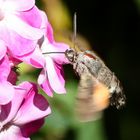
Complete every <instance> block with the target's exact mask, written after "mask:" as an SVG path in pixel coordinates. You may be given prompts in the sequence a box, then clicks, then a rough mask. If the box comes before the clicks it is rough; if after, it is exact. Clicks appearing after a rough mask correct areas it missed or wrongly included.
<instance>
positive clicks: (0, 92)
mask: <svg viewBox="0 0 140 140" xmlns="http://www.w3.org/2000/svg"><path fill="white" fill-rule="evenodd" d="M14 93H15V90H14V88H13V86H12V85H11V84H10V83H8V82H7V81H5V82H0V105H5V104H7V103H9V102H10V101H11V100H12V99H13V96H14Z"/></svg>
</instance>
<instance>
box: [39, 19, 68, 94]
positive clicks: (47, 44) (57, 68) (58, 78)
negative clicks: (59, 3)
mask: <svg viewBox="0 0 140 140" xmlns="http://www.w3.org/2000/svg"><path fill="white" fill-rule="evenodd" d="M46 25H47V30H46V33H45V38H44V42H43V44H42V46H41V50H42V53H46V52H65V51H66V50H67V49H68V48H69V46H68V45H66V44H64V43H56V42H55V40H54V38H53V29H52V27H51V25H50V23H49V22H48V20H47V19H46ZM44 56H45V59H46V66H45V67H44V69H43V70H42V71H41V73H40V75H39V78H38V83H39V85H40V87H41V88H42V89H43V90H44V91H45V92H46V93H47V94H48V95H49V96H53V91H55V92H56V93H60V94H61V93H65V92H66V90H65V80H64V77H63V76H64V75H63V68H62V65H63V64H66V63H69V62H68V60H67V59H66V57H65V54H64V53H61V54H59V53H55V54H51V53H50V54H45V55H44Z"/></svg>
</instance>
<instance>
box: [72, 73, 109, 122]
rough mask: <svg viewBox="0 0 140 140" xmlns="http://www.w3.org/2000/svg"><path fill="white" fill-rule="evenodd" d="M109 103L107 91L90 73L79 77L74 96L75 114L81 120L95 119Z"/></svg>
mask: <svg viewBox="0 0 140 140" xmlns="http://www.w3.org/2000/svg"><path fill="white" fill-rule="evenodd" d="M108 105H109V91H108V89H107V88H106V87H105V86H104V85H102V84H101V83H99V82H98V81H97V80H96V79H95V78H94V77H93V76H92V75H91V74H87V73H84V74H82V75H81V77H80V82H79V86H78V94H77V98H76V108H75V111H76V116H77V119H78V120H80V121H82V122H87V121H93V120H97V119H99V118H100V117H101V114H102V110H103V109H105V108H106V107H108Z"/></svg>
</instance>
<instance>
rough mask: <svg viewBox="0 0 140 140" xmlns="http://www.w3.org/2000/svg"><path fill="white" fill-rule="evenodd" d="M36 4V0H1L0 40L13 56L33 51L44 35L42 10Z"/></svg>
mask: <svg viewBox="0 0 140 140" xmlns="http://www.w3.org/2000/svg"><path fill="white" fill-rule="evenodd" d="M34 4H35V1H34V0H30V1H28V0H20V1H19V0H0V40H3V41H4V42H5V45H6V46H7V47H8V51H9V52H10V53H11V54H12V56H15V57H19V56H23V55H26V54H28V53H31V52H32V51H33V50H34V49H35V47H36V44H37V41H38V39H40V38H41V37H42V36H43V31H42V30H41V29H40V27H41V25H42V19H41V16H40V10H39V9H38V8H37V7H36V6H35V5H34Z"/></svg>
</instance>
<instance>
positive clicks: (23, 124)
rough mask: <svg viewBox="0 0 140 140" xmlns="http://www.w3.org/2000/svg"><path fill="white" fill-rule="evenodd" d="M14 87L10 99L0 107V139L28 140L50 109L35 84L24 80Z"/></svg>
mask: <svg viewBox="0 0 140 140" xmlns="http://www.w3.org/2000/svg"><path fill="white" fill-rule="evenodd" d="M14 88H15V91H16V92H15V94H14V97H13V99H12V101H11V102H9V103H7V104H5V105H1V108H0V139H2V140H11V138H12V139H14V140H19V139H28V140H29V136H30V134H31V133H33V132H36V131H37V130H38V129H39V128H40V127H41V126H42V124H43V119H44V117H46V116H47V115H49V114H50V113H51V110H50V107H49V105H48V102H47V101H46V100H45V98H44V97H43V96H42V95H41V94H38V93H37V87H36V85H35V84H31V83H28V82H24V83H22V84H20V85H19V86H15V87H14Z"/></svg>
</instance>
